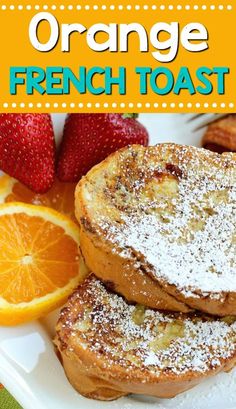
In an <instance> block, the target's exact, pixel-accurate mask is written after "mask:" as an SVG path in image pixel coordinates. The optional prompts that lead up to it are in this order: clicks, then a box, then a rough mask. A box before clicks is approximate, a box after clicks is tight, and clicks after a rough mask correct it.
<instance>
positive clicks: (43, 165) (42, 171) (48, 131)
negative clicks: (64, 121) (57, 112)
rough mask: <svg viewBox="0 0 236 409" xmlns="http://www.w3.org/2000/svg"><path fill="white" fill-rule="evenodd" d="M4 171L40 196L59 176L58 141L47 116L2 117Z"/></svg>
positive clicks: (1, 161)
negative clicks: (56, 155) (56, 141)
mask: <svg viewBox="0 0 236 409" xmlns="http://www.w3.org/2000/svg"><path fill="white" fill-rule="evenodd" d="M0 169H1V170H3V171H4V172H6V173H8V174H9V175H10V176H13V177H14V178H16V179H17V180H19V181H20V182H22V183H24V184H25V185H26V186H28V187H29V188H30V189H32V190H33V191H34V192H36V193H45V192H46V191H47V190H49V189H50V187H51V186H52V183H53V180H54V176H55V140H54V133H53V126H52V120H51V117H50V115H47V114H0Z"/></svg>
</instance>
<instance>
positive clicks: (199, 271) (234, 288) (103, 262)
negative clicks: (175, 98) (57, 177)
mask: <svg viewBox="0 0 236 409" xmlns="http://www.w3.org/2000/svg"><path fill="white" fill-rule="evenodd" d="M75 212H76V217H77V220H78V223H79V226H80V240H81V243H80V244H81V251H82V254H83V257H84V260H85V262H86V265H87V266H88V268H89V271H90V272H91V273H89V274H88V276H87V277H86V279H85V281H84V282H83V283H82V285H81V286H79V287H78V289H77V290H76V291H75V292H74V293H73V294H72V296H71V297H70V298H69V301H68V303H67V305H66V307H65V308H64V309H63V310H62V311H61V315H60V319H59V321H58V324H57V334H56V339H55V344H56V346H57V349H58V353H59V355H60V357H61V360H62V363H63V366H64V369H65V372H66V374H67V377H68V379H69V381H70V382H71V384H72V385H73V386H74V387H75V389H77V390H78V391H79V392H80V393H81V394H82V395H84V396H86V397H89V398H94V399H100V400H112V399H116V398H118V397H120V396H124V395H127V394H130V393H135V394H147V395H152V396H156V397H161V398H170V397H174V396H176V395H177V394H178V393H181V392H183V391H186V390H188V389H190V388H192V387H193V386H195V385H197V384H198V383H200V382H201V381H203V380H204V379H205V378H207V377H209V376H212V375H215V374H217V373H219V372H220V371H226V372H227V371H229V370H230V369H232V368H233V367H234V366H235V364H236V157H235V155H234V154H232V153H225V154H222V155H219V154H217V153H214V152H209V151H207V150H205V149H200V148H195V147H190V146H189V147H188V146H181V145H175V144H160V145H157V146H152V147H143V146H140V145H132V146H129V147H127V148H124V149H121V150H119V151H117V152H116V153H114V154H112V155H110V156H109V157H108V158H107V159H105V160H104V161H103V162H101V163H100V164H99V165H96V166H95V167H93V168H92V169H91V170H90V171H89V172H88V173H87V175H86V176H84V177H83V178H82V179H81V181H80V182H79V184H78V186H77V188H76V193H75Z"/></svg>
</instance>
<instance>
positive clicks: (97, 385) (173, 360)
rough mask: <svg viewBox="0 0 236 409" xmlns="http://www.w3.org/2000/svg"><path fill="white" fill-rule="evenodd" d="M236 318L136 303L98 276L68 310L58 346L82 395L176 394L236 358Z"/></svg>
mask: <svg viewBox="0 0 236 409" xmlns="http://www.w3.org/2000/svg"><path fill="white" fill-rule="evenodd" d="M235 330H236V328H235V322H234V320H231V318H229V321H227V322H225V321H221V320H214V319H212V318H210V317H207V316H201V315H193V314H192V315H186V314H173V315H171V314H162V313H159V312H157V311H156V312H154V311H152V310H145V309H143V308H140V306H136V307H134V306H129V305H127V304H126V303H125V301H124V300H123V299H122V297H119V296H117V295H114V294H112V293H110V292H109V291H106V290H105V288H104V286H103V285H102V284H100V283H99V281H98V280H97V279H96V278H95V277H94V276H90V277H88V278H87V279H86V280H85V282H84V283H83V284H82V285H81V286H80V287H79V288H78V289H77V290H76V291H75V293H74V294H73V295H72V296H71V297H70V299H69V301H68V304H67V306H66V308H64V309H63V310H62V311H61V315H60V319H59V321H58V324H57V328H56V334H57V335H56V339H55V344H56V347H57V349H58V351H59V354H60V357H61V361H62V364H63V366H64V369H65V372H66V375H67V377H68V379H69V381H70V382H71V384H72V385H73V386H74V388H75V389H76V390H78V391H79V392H80V393H81V394H82V395H84V396H87V397H89V398H94V399H101V400H112V399H116V398H118V397H120V396H124V395H127V394H129V393H136V394H147V395H152V396H156V397H161V398H170V397H174V396H176V395H177V394H179V393H181V392H183V391H186V390H188V389H190V388H192V387H193V386H195V385H197V384H198V383H200V382H201V381H202V380H204V379H206V378H207V377H209V376H212V375H215V374H217V373H218V372H220V371H226V372H227V371H229V370H230V369H231V368H233V366H234V365H235V363H236V350H235V341H234V339H235Z"/></svg>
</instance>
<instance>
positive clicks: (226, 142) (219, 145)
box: [202, 114, 236, 153]
mask: <svg viewBox="0 0 236 409" xmlns="http://www.w3.org/2000/svg"><path fill="white" fill-rule="evenodd" d="M202 146H203V148H206V149H209V150H211V151H214V152H218V153H222V152H226V151H232V152H236V114H233V115H229V116H227V117H226V118H223V119H220V120H219V121H216V122H214V123H212V124H211V125H209V126H208V128H207V131H206V133H205V134H204V136H203V139H202Z"/></svg>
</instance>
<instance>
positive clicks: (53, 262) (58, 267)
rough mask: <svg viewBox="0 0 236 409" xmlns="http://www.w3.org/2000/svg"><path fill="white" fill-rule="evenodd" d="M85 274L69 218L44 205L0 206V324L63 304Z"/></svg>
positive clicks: (76, 236)
mask: <svg viewBox="0 0 236 409" xmlns="http://www.w3.org/2000/svg"><path fill="white" fill-rule="evenodd" d="M86 273H87V271H86V268H85V266H84V265H83V262H82V259H81V256H80V249H79V231H78V227H77V225H76V224H75V223H73V222H72V221H71V220H70V219H69V218H67V217H66V216H64V215H61V214H60V213H58V212H56V211H55V210H52V209H49V208H47V207H42V206H33V205H27V204H24V203H17V202H12V203H7V204H2V205H0V324H2V325H11V324H16V323H20V322H25V321H28V320H30V319H35V318H38V317H41V316H42V315H44V314H46V313H48V312H49V311H51V310H53V309H54V308H56V307H58V306H60V305H62V304H63V303H64V301H65V300H66V298H67V296H68V295H69V294H70V293H71V292H72V291H73V289H74V288H75V287H76V286H77V285H78V283H79V282H81V280H82V279H83V277H84V275H85V274H86Z"/></svg>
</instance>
